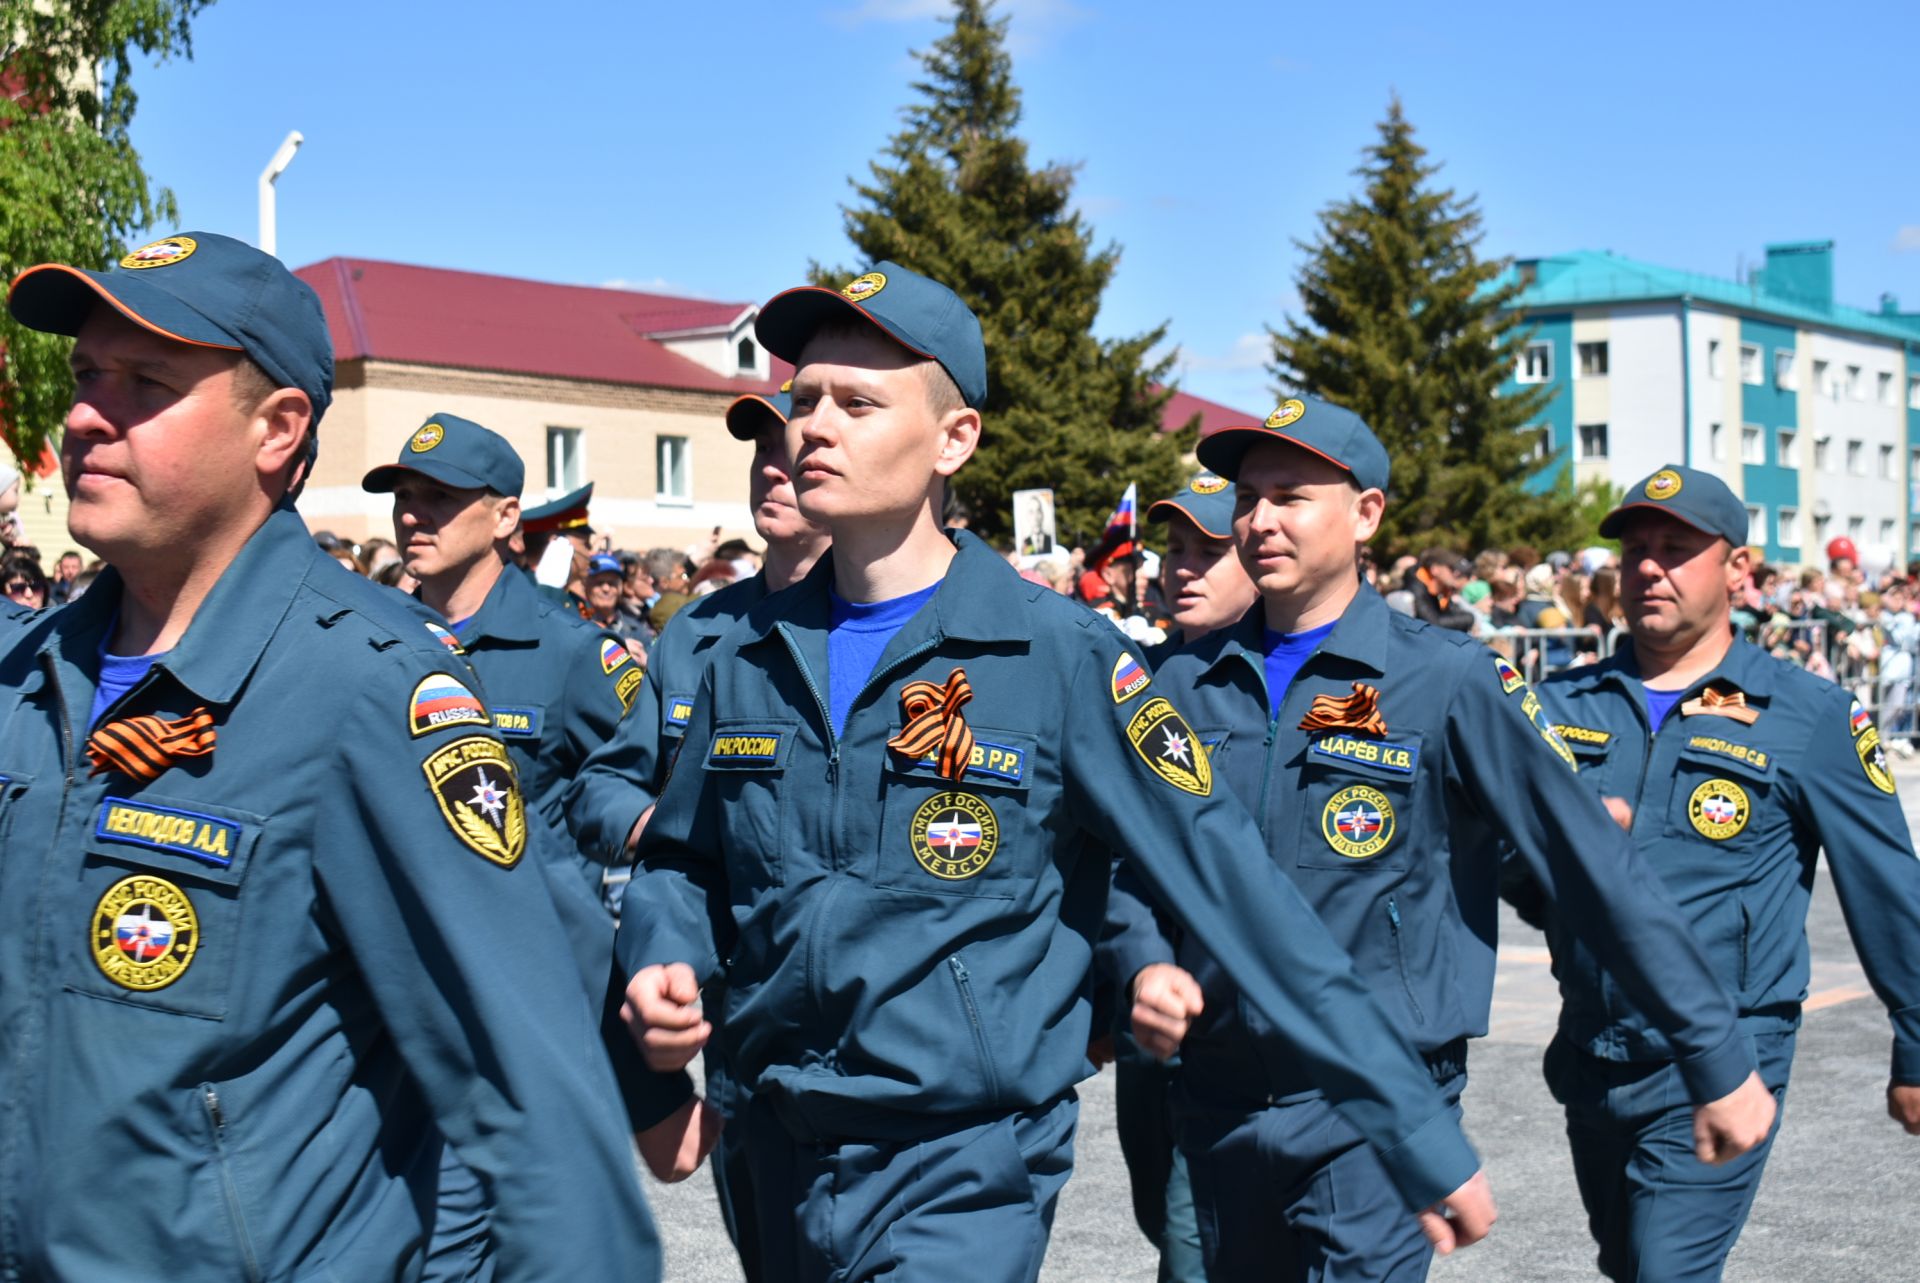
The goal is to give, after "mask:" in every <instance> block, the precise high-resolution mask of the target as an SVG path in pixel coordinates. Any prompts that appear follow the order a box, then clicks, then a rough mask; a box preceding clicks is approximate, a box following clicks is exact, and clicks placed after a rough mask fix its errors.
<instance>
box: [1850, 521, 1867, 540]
mask: <svg viewBox="0 0 1920 1283" xmlns="http://www.w3.org/2000/svg"><path fill="white" fill-rule="evenodd" d="M1866 533H1867V519H1866V518H1865V517H1848V518H1847V538H1849V539H1851V540H1853V541H1854V542H1855V543H1858V542H1859V541H1860V540H1861V539H1863V538H1865V537H1866Z"/></svg>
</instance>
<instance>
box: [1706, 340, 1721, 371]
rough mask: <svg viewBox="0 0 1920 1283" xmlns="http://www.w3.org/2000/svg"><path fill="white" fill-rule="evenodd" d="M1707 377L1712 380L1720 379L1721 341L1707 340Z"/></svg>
mask: <svg viewBox="0 0 1920 1283" xmlns="http://www.w3.org/2000/svg"><path fill="white" fill-rule="evenodd" d="M1707 377H1708V378H1710V379H1717V378H1719V377H1720V340H1719V339H1708V340H1707Z"/></svg>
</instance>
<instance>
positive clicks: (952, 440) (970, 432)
mask: <svg viewBox="0 0 1920 1283" xmlns="http://www.w3.org/2000/svg"><path fill="white" fill-rule="evenodd" d="M979 447H980V412H979V411H978V410H976V409H974V408H973V407H972V406H962V407H961V408H960V409H958V410H949V411H947V413H946V414H944V415H942V416H941V417H940V452H939V453H938V454H937V455H935V456H934V460H933V470H934V472H935V473H937V474H938V475H940V476H942V477H951V476H952V475H953V474H954V473H956V472H958V471H960V469H961V468H962V467H963V466H965V464H966V462H967V460H968V459H971V458H972V457H973V452H974V451H975V450H977V449H979Z"/></svg>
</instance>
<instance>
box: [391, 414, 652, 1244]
mask: <svg viewBox="0 0 1920 1283" xmlns="http://www.w3.org/2000/svg"><path fill="white" fill-rule="evenodd" d="M525 480H526V467H525V465H524V464H523V463H522V462H521V461H520V456H519V455H518V454H516V453H515V452H514V449H513V447H512V446H511V445H509V444H508V443H507V440H506V438H505V437H502V436H501V435H500V434H499V433H497V432H494V431H492V430H490V429H488V428H484V427H482V426H481V425H479V424H477V423H474V422H472V421H471V420H468V419H463V418H461V417H459V416H458V415H454V414H447V413H445V412H441V413H436V414H433V415H430V416H428V418H427V419H426V421H425V422H424V423H422V424H421V425H420V426H419V427H418V428H416V429H414V430H413V432H412V433H410V434H409V435H408V436H407V438H406V440H405V441H404V442H403V443H402V444H401V446H400V453H399V458H398V459H397V460H396V461H395V462H393V463H389V464H385V465H382V466H381V467H378V468H375V469H373V470H372V471H370V472H368V473H367V475H366V476H365V477H364V478H363V479H362V480H361V483H360V484H361V488H362V489H364V490H366V491H367V492H369V493H371V494H391V495H392V496H393V539H394V544H395V546H397V547H398V548H399V550H400V555H401V558H402V560H403V561H404V563H405V566H406V570H407V573H408V574H409V575H411V576H413V578H414V579H416V580H418V581H419V584H420V588H419V592H418V596H419V598H420V601H421V603H422V604H423V605H425V606H427V607H429V608H431V609H432V610H433V611H434V612H435V613H436V614H437V615H438V616H439V617H440V618H441V619H444V620H446V621H447V627H448V629H449V631H450V632H451V633H452V636H453V637H454V638H455V639H456V640H457V644H458V645H459V646H460V648H461V650H462V651H463V653H464V654H465V656H466V660H467V663H469V664H470V665H472V667H473V669H474V671H475V672H477V673H478V674H479V675H480V680H481V683H482V684H483V685H484V686H485V687H486V698H487V707H488V709H489V711H490V712H491V713H492V715H493V727H494V730H495V731H496V732H497V733H498V734H499V736H500V738H501V739H502V740H503V741H504V742H505V744H506V746H507V750H508V752H509V753H510V754H511V755H512V757H513V763H514V767H515V769H516V770H517V772H518V774H519V777H520V787H521V789H522V790H523V791H524V793H525V794H526V797H527V802H528V810H529V812H530V816H531V819H532V821H533V828H534V839H533V842H532V850H533V854H534V858H535V859H536V860H537V861H538V863H539V865H540V868H541V872H542V873H543V874H544V875H545V877H546V879H547V883H548V887H549V889H550V890H551V892H552V895H553V902H554V906H555V908H556V909H558V910H559V913H560V917H561V920H562V921H563V922H564V923H565V924H566V927H567V935H568V938H569V939H570V940H571V941H572V944H573V951H574V957H575V960H576V963H577V965H578V967H579V970H580V974H581V978H582V981H583V983H584V985H585V991H584V992H585V994H586V996H587V997H588V999H589V1000H590V1002H591V1004H592V1005H591V1010H592V1012H593V1014H594V1015H596V1016H597V1015H598V1014H599V1011H600V1006H601V1002H602V999H603V998H604V997H605V994H606V988H607V980H608V974H609V973H608V969H607V962H608V956H609V950H611V948H612V947H613V920H612V919H611V918H610V917H609V916H608V915H607V912H606V910H605V909H604V908H602V907H601V902H600V883H601V879H602V877H603V874H604V871H605V867H606V866H605V865H603V864H601V863H598V862H596V861H595V860H594V859H592V858H591V857H590V855H588V854H586V852H590V851H598V850H604V849H605V848H606V847H607V845H608V844H609V842H608V836H607V835H608V834H609V833H610V832H611V830H612V827H613V826H616V825H622V824H623V822H624V820H625V818H626V816H628V815H630V814H631V813H632V811H633V807H634V804H635V803H636V801H638V800H639V799H641V797H642V795H641V793H640V791H639V789H638V787H637V786H636V785H635V783H634V782H632V781H630V780H625V779H622V778H620V777H618V776H613V775H607V774H599V775H584V774H582V772H581V766H582V765H583V764H584V763H585V761H586V759H587V756H588V755H589V754H590V753H592V752H593V751H594V750H595V749H597V748H599V747H601V746H602V745H604V744H605V743H606V742H607V740H609V739H610V738H611V737H612V736H613V733H614V730H615V728H617V727H618V726H619V725H620V723H621V719H622V718H623V717H624V715H625V714H626V712H627V710H628V709H629V708H631V707H632V706H633V702H634V698H635V694H636V692H637V690H638V688H639V686H640V681H641V675H640V665H639V664H637V663H635V662H633V659H632V657H631V656H630V655H629V654H628V653H627V648H626V646H625V645H624V644H623V643H622V642H621V641H620V639H619V638H618V637H616V636H614V635H613V634H612V633H609V632H606V631H603V630H601V629H599V628H595V627H594V626H592V625H591V624H588V623H587V622H585V621H584V620H582V619H581V618H580V616H579V614H578V613H577V612H576V611H575V610H573V609H572V608H571V607H570V606H568V605H567V604H566V603H564V602H562V601H556V600H554V599H553V598H552V597H550V596H548V595H547V594H544V593H542V592H541V591H540V590H539V588H538V587H537V586H535V585H534V583H533V582H532V581H531V580H529V579H528V578H527V577H526V576H525V575H522V574H517V573H509V566H508V562H507V543H508V540H509V538H510V537H511V536H512V534H513V531H514V528H515V527H516V526H517V525H519V524H520V520H521V511H520V490H521V487H522V484H523V483H524V482H525ZM446 699H451V700H453V701H454V703H453V705H451V706H450V707H459V700H460V694H459V693H458V692H440V691H436V690H428V691H426V692H424V693H423V696H422V698H421V700H420V703H419V709H418V715H419V716H420V717H422V718H425V719H427V720H429V721H431V720H432V719H434V718H437V717H442V716H445V715H446V710H445V708H443V707H442V704H443V702H444V701H445V700H446ZM583 848H585V850H584V851H583ZM633 1068H634V1069H635V1070H637V1071H638V1074H639V1077H640V1078H641V1079H642V1080H643V1082H642V1083H641V1084H639V1085H641V1086H646V1087H650V1088H651V1087H652V1086H653V1084H651V1083H650V1082H646V1081H644V1080H649V1079H651V1075H648V1074H646V1072H645V1070H644V1069H643V1068H641V1067H639V1066H633ZM638 1121H641V1122H642V1123H643V1124H651V1123H652V1122H653V1121H654V1120H653V1119H652V1118H643V1119H641V1120H638ZM640 1139H641V1145H640V1148H641V1153H642V1154H643V1155H645V1156H646V1157H647V1159H648V1161H649V1164H650V1165H653V1164H656V1163H657V1162H658V1156H657V1155H656V1154H655V1152H654V1145H653V1144H652V1143H651V1139H652V1138H650V1137H649V1136H648V1135H647V1134H646V1132H645V1131H643V1132H642V1135H641V1138H640ZM442 1166H443V1168H444V1170H443V1172H442V1176H441V1188H440V1200H439V1201H440V1208H439V1214H438V1216H437V1218H436V1220H435V1225H434V1237H433V1243H432V1245H431V1247H430V1250H429V1253H428V1262H427V1273H426V1277H427V1278H428V1279H429V1280H440V1279H456V1278H457V1279H465V1278H476V1279H484V1278H489V1277H491V1273H490V1270H491V1264H490V1262H491V1255H490V1253H491V1246H490V1240H489V1237H488V1234H487V1205H486V1199H485V1192H484V1190H483V1189H482V1188H481V1185H480V1181H479V1179H478V1177H477V1176H476V1175H475V1174H474V1172H473V1171H472V1170H471V1169H470V1168H469V1167H468V1166H467V1165H466V1164H465V1163H463V1162H462V1161H461V1160H460V1157H459V1155H458V1154H457V1153H455V1151H454V1150H453V1149H451V1148H449V1149H448V1150H447V1153H446V1156H445V1157H444V1159H443V1160H442Z"/></svg>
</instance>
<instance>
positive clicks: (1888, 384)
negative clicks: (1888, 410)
mask: <svg viewBox="0 0 1920 1283" xmlns="http://www.w3.org/2000/svg"><path fill="white" fill-rule="evenodd" d="M1873 377H1874V379H1875V381H1876V383H1875V388H1874V391H1875V393H1876V395H1875V397H1874V399H1875V400H1877V401H1879V402H1880V404H1881V405H1893V404H1894V403H1895V402H1894V399H1893V375H1891V374H1889V373H1888V372H1887V371H1885V370H1882V371H1880V373H1878V374H1876V375H1874V376H1873Z"/></svg>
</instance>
